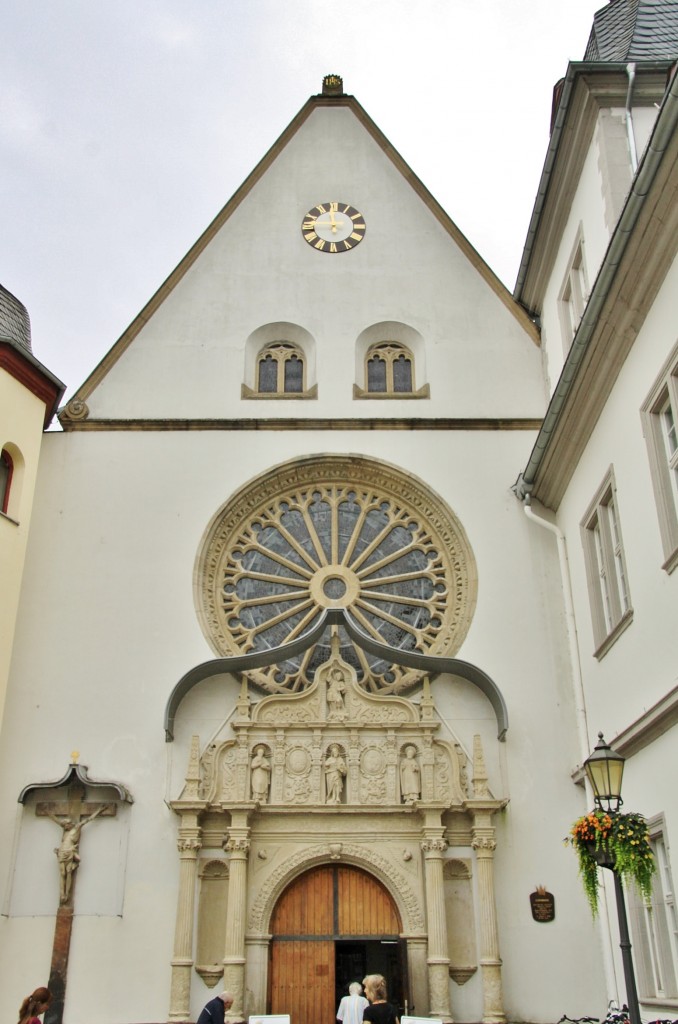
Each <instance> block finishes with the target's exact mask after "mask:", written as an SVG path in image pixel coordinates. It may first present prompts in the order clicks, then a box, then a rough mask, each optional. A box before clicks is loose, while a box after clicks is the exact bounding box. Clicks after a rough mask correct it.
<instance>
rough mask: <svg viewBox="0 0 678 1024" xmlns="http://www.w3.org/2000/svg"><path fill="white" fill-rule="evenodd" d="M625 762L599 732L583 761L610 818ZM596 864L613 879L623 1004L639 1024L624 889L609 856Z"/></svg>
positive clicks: (619, 802)
mask: <svg viewBox="0 0 678 1024" xmlns="http://www.w3.org/2000/svg"><path fill="white" fill-rule="evenodd" d="M625 760H626V758H624V757H623V756H622V755H621V754H617V753H616V752H615V751H614V750H612V748H611V747H610V745H609V744H608V743H606V742H605V740H604V739H603V734H602V732H599V733H598V742H597V744H596V746H595V749H594V751H593V753H592V754H591V755H590V756H589V757H588V758H587V759H586V761H584V768H585V769H586V775H587V777H588V780H589V782H590V783H591V788H592V789H593V796H594V799H595V801H596V804H597V805H598V807H599V808H600V810H601V811H606V812H607V813H612V814H614V813H615V812H617V811H618V810H619V808H620V807H621V805H622V802H623V801H622V798H621V783H622V775H623V774H624V761H625ZM603 804H605V805H606V806H603ZM598 864H599V865H600V867H602V868H608V869H609V870H610V871H611V872H612V876H613V878H614V894H615V897H616V900H617V918H618V920H619V948H620V949H621V955H622V964H623V967H624V981H625V982H626V1003H627V1005H628V1008H629V1017H630V1020H631V1024H641V1020H640V1008H639V1006H638V992H637V990H636V976H635V972H634V969H633V956H632V955H631V939H630V936H629V924H628V920H627V917H626V902H625V899H624V887H623V885H622V880H621V878H620V876H619V873H618V872H617V870H616V863H615V858H614V855H613V854H609V853H607V852H605V851H602V850H601V851H600V857H599V859H598Z"/></svg>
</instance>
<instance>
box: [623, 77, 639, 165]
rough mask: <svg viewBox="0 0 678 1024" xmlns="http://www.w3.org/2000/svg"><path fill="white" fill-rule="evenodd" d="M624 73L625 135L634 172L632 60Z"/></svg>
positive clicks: (636, 154)
mask: <svg viewBox="0 0 678 1024" xmlns="http://www.w3.org/2000/svg"><path fill="white" fill-rule="evenodd" d="M626 74H627V76H628V79H629V87H628V90H627V92H626V114H625V117H624V120H625V121H626V137H627V139H628V140H629V155H630V157H631V170H632V171H633V173H634V174H635V173H636V171H637V170H638V150H637V149H636V134H635V132H634V130H633V110H632V103H633V83H634V82H635V80H636V65H635V63H634V62H633V61H631V62H630V63H629V64H627V65H626Z"/></svg>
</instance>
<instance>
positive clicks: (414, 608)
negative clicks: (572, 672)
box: [198, 457, 475, 693]
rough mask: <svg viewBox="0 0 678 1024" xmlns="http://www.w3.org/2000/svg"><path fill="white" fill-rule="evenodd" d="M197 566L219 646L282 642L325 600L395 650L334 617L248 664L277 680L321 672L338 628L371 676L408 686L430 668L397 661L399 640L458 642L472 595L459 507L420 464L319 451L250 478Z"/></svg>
mask: <svg viewBox="0 0 678 1024" xmlns="http://www.w3.org/2000/svg"><path fill="white" fill-rule="evenodd" d="M198 578H199V592H198V599H199V604H200V617H201V621H202V624H203V628H204V630H205V632H206V635H207V636H208V639H209V640H210V642H211V644H212V646H213V648H214V649H215V651H216V652H217V653H218V654H219V655H221V656H223V655H228V654H233V653H239V654H244V653H247V652H250V651H261V650H264V649H274V648H279V647H281V646H283V645H284V644H286V643H290V642H291V641H293V640H296V639H298V638H299V637H300V636H302V635H303V634H304V633H306V632H308V631H309V630H310V629H311V628H312V627H313V625H314V624H316V623H317V622H318V618H319V616H320V615H321V614H322V612H323V611H324V610H325V609H327V608H343V609H345V611H346V613H347V614H348V615H349V616H350V617H351V619H352V621H353V622H354V623H355V625H356V626H358V628H359V629H360V630H361V631H362V632H363V633H364V634H366V635H367V636H368V637H371V638H372V639H373V640H375V641H378V642H379V643H380V644H386V645H388V646H389V647H390V648H392V649H393V651H394V656H393V661H392V662H391V661H388V662H387V661H384V660H382V659H380V658H377V657H375V656H373V655H371V654H369V653H367V652H366V651H364V650H363V649H362V648H360V647H359V646H357V645H354V644H353V642H352V641H351V640H350V638H349V637H348V635H347V634H346V632H345V630H344V629H343V628H342V627H341V626H335V627H328V629H327V630H326V631H325V634H324V635H323V636H322V638H321V639H320V641H318V642H317V643H315V644H314V645H312V646H311V647H309V648H308V650H306V651H304V652H303V653H302V654H300V655H297V656H296V657H293V658H289V659H288V660H277V661H275V663H273V664H271V665H270V666H268V667H266V668H263V669H257V670H254V671H251V672H249V673H248V675H249V677H250V678H251V679H252V681H253V682H255V683H257V684H258V685H259V686H262V687H263V688H264V689H266V690H268V691H270V692H280V691H297V690H300V689H303V688H305V687H306V686H307V685H308V684H309V683H310V682H312V680H313V678H314V674H315V672H316V670H317V668H318V667H319V665H321V664H322V663H323V662H325V661H327V660H328V658H329V656H330V636H331V632H332V630H337V631H338V632H339V637H340V648H341V656H342V658H344V660H345V661H347V662H348V663H349V664H351V665H353V667H354V668H355V670H356V672H357V675H358V679H359V680H360V681H361V683H362V685H364V686H365V687H366V688H367V689H368V690H371V691H372V692H382V693H383V692H398V691H400V690H403V689H405V688H407V687H408V686H411V685H413V684H415V683H416V682H418V681H419V679H420V673H419V672H416V671H414V670H412V669H407V668H404V667H402V666H400V665H398V663H397V651H399V650H402V651H418V652H420V653H422V654H426V653H445V654H448V655H452V654H454V653H455V652H456V650H458V648H459V645H460V644H461V642H462V640H463V638H464V636H465V634H466V631H467V629H468V626H469V624H470V619H471V615H472V612H473V606H474V603H475V582H474V581H475V572H474V571H473V561H472V554H471V552H470V548H469V546H468V541H467V540H466V537H465V534H464V532H463V529H462V528H461V526H460V524H459V523H458V522H457V521H456V519H455V517H454V516H453V514H452V512H451V511H450V510H449V509H448V508H447V507H446V506H445V505H444V504H443V502H442V501H441V500H440V499H439V498H437V497H436V496H434V495H432V494H431V493H430V492H429V491H428V490H427V489H425V488H424V487H423V485H421V484H420V483H419V482H418V481H415V480H414V479H413V478H412V477H410V476H405V475H401V474H399V473H396V471H394V470H393V469H391V468H390V467H385V466H384V465H383V464H382V463H378V462H374V463H372V462H371V461H370V460H367V459H357V458H351V459H348V458H341V457H338V458H330V457H325V458H319V459H308V460H305V461H303V462H301V463H294V464H291V465H288V466H285V467H283V468H282V469H279V470H277V471H276V472H274V473H273V474H269V475H268V476H267V477H266V478H265V479H264V480H263V481H261V480H260V481H257V482H255V483H254V484H253V485H251V486H250V487H249V488H247V489H246V490H244V491H241V492H240V493H239V494H238V495H236V497H235V498H234V499H233V501H232V502H229V503H228V504H227V505H226V507H225V508H224V509H223V510H222V511H221V512H220V513H219V514H218V516H217V517H216V519H215V521H214V522H213V524H212V526H211V528H210V530H209V531H208V534H207V537H206V540H205V543H204V545H203V548H202V551H201V554H200V556H199V560H198Z"/></svg>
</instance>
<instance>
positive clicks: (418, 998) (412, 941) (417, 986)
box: [405, 935, 429, 1017]
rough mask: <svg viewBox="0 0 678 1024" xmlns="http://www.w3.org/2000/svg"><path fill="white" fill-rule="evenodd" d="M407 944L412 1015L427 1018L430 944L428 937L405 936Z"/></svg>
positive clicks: (410, 1010)
mask: <svg viewBox="0 0 678 1024" xmlns="http://www.w3.org/2000/svg"><path fill="white" fill-rule="evenodd" d="M405 940H406V942H407V969H408V973H409V976H410V977H409V981H410V986H409V988H410V1005H409V1007H408V1009H409V1012H410V1014H413V1013H416V1014H417V1016H419V1017H427V1016H428V1011H429V1006H428V985H427V984H426V976H427V967H426V952H427V947H428V943H427V940H426V936H425V935H424V936H422V935H418V936H412V935H407V936H405Z"/></svg>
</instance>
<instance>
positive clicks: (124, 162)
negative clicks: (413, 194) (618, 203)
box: [0, 0, 605, 397]
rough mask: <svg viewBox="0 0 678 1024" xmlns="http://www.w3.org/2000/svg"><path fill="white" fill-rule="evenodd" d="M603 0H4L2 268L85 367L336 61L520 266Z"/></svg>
mask: <svg viewBox="0 0 678 1024" xmlns="http://www.w3.org/2000/svg"><path fill="white" fill-rule="evenodd" d="M603 6H605V4H604V0H567V2H566V3H563V2H556V0H5V2H4V4H3V15H2V32H1V33H0V209H1V219H0V226H1V231H2V245H1V246H0V282H1V283H2V284H4V285H5V287H6V288H8V289H9V290H10V291H11V292H13V293H14V294H15V295H16V296H17V298H19V299H20V300H21V301H22V302H23V303H24V305H25V306H27V308H28V311H29V314H30V317H31V322H32V332H33V351H34V353H35V355H36V356H37V358H38V359H40V360H41V362H43V363H44V364H45V365H46V366H47V367H48V369H50V370H51V371H52V372H53V373H55V374H56V375H57V376H59V377H60V378H61V379H62V380H63V381H64V383H66V384H67V386H68V392H67V397H68V395H70V394H72V393H73V391H74V390H75V389H76V388H77V387H78V386H79V385H80V384H81V383H82V381H83V380H84V379H85V377H86V376H87V375H88V374H89V373H90V371H91V370H92V369H93V368H94V366H95V365H96V364H97V363H98V361H99V360H100V359H101V358H102V356H103V355H104V354H105V353H106V352H107V351H108V349H109V348H110V347H111V345H112V344H113V343H114V342H115V340H116V339H117V338H118V337H119V335H120V334H121V333H122V331H123V330H124V329H125V327H126V326H127V325H128V324H129V323H130V321H131V320H132V319H133V318H134V317H135V316H136V314H137V313H138V312H139V310H140V309H141V307H142V306H143V305H144V304H145V303H146V302H147V301H148V299H149V298H150V297H151V295H152V294H153V293H154V292H155V290H156V289H157V288H158V286H159V285H160V284H161V283H162V282H163V280H164V279H165V278H166V277H167V275H168V274H169V273H170V272H171V270H172V269H173V268H174V267H175V266H176V264H177V263H178V262H179V261H180V260H181V258H182V257H183V255H184V254H185V253H186V251H187V250H188V249H189V247H190V246H191V245H192V243H193V242H194V241H195V239H196V238H197V237H198V236H199V235H200V234H201V233H202V231H203V230H204V229H205V227H206V226H207V225H208V223H209V222H210V221H211V220H212V219H213V217H214V216H215V215H216V214H217V212H218V211H219V210H220V209H221V207H222V206H223V205H224V203H225V202H226V201H227V200H228V198H229V197H230V196H231V195H232V193H233V192H234V191H235V190H236V189H237V188H238V186H239V185H240V184H241V183H242V181H243V180H244V178H245V177H246V176H247V175H248V174H249V172H250V171H251V170H252V168H253V167H254V166H255V164H256V163H257V162H258V161H259V160H260V159H261V157H262V156H263V155H264V153H265V152H266V151H267V149H268V148H269V147H270V146H271V145H272V144H273V142H274V141H275V140H276V138H277V137H278V135H279V134H280V133H281V131H282V130H283V129H284V128H285V127H286V125H287V124H288V123H289V121H291V119H292V118H293V117H294V115H295V114H296V113H297V111H298V110H299V108H300V107H301V106H302V105H303V104H304V103H305V101H306V100H307V99H308V97H309V96H310V95H312V94H315V93H318V92H320V89H321V85H322V78H323V76H324V75H325V74H328V73H330V72H336V73H338V74H340V75H342V76H343V79H344V90H345V91H346V92H348V93H352V94H353V95H354V96H356V98H357V99H358V100H359V102H360V103H361V104H362V105H363V107H365V109H366V110H367V113H368V114H369V115H370V116H371V117H372V119H373V120H374V121H376V123H377V125H378V126H379V127H380V128H381V130H382V131H383V132H384V133H385V134H386V136H387V137H388V138H389V139H390V141H391V142H392V143H393V145H394V146H395V147H396V149H397V150H398V151H399V152H400V153H401V155H402V156H403V157H404V159H405V160H406V161H407V162H408V163H409V164H410V166H411V167H412V168H413V170H414V171H415V173H416V174H417V175H418V176H419V177H420V178H421V179H422V181H423V182H424V184H425V185H426V186H427V187H428V188H429V189H430V191H431V192H432V193H433V194H434V196H435V197H436V198H437V199H438V201H439V202H440V203H441V204H442V206H443V207H444V208H445V210H446V211H447V212H448V214H449V215H450V216H451V217H452V219H453V220H454V221H455V222H456V223H457V225H458V226H459V227H460V228H461V230H462V231H463V232H464V233H465V234H466V236H467V237H468V238H469V240H470V241H471V243H472V244H473V245H474V246H475V247H476V249H477V250H478V251H479V252H480V254H481V256H482V257H483V258H484V259H485V260H486V262H487V263H489V265H490V266H491V267H492V269H493V270H494V271H495V273H496V274H497V275H498V276H499V277H500V278H501V279H502V281H503V282H504V283H505V284H506V285H507V287H509V289H512V288H513V285H514V283H515V277H516V273H517V268H518V264H519V261H520V256H521V252H522V246H523V242H524V240H525V234H526V232H527V226H528V222H529V217H530V213H531V210H532V205H533V202H534V196H535V193H536V189H537V185H538V182H539V176H540V174H541V169H542V165H543V162H544V157H545V154H546V147H547V144H548V130H549V117H550V109H551V93H552V88H553V85H554V84H555V82H556V81H557V80H558V79H559V78H561V77H562V76H563V75H564V74H565V71H566V69H567V64H568V61H569V60H581V59H582V57H583V55H584V50H585V47H586V42H587V39H588V35H589V31H590V28H591V24H592V18H593V14H594V12H595V11H596V10H598V9H600V8H601V7H603Z"/></svg>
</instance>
